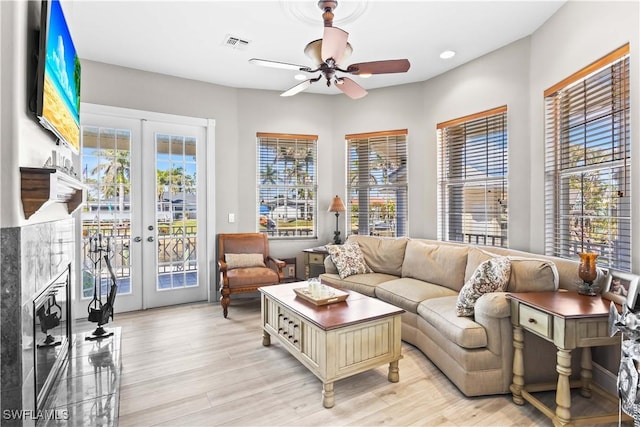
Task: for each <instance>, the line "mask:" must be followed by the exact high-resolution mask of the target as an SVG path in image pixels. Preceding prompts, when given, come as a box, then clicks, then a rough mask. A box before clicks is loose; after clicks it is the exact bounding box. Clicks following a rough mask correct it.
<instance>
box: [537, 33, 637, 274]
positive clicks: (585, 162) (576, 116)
mask: <svg viewBox="0 0 640 427" xmlns="http://www.w3.org/2000/svg"><path fill="white" fill-rule="evenodd" d="M628 53H629V46H628V45H625V46H623V47H622V48H620V49H618V50H616V51H614V52H612V53H611V54H609V55H607V56H606V57H604V58H602V59H600V60H598V61H596V62H594V63H593V64H591V65H590V66H588V67H586V68H585V69H583V70H580V71H579V72H578V73H576V74H574V75H573V76H570V77H569V78H567V79H565V80H564V81H562V82H560V83H559V84H558V85H555V86H554V87H552V88H550V89H548V90H547V91H545V94H544V95H545V141H546V142H545V144H546V156H545V164H546V166H545V175H546V177H545V201H546V206H545V211H546V212H545V216H546V252H547V253H548V254H550V255H556V256H560V257H564V258H577V254H578V253H579V252H596V253H598V254H599V257H598V264H599V265H601V266H604V267H611V268H614V269H617V270H622V271H631V192H630V184H629V183H630V178H631V176H630V175H631V167H630V165H631V147H630V139H629V138H630V122H629V56H628Z"/></svg>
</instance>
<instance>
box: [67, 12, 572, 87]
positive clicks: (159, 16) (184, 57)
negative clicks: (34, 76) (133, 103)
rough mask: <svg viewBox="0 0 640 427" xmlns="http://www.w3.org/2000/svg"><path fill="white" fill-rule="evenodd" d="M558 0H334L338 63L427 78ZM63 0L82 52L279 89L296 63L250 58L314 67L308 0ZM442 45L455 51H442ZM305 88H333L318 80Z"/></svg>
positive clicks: (388, 79)
mask: <svg viewBox="0 0 640 427" xmlns="http://www.w3.org/2000/svg"><path fill="white" fill-rule="evenodd" d="M564 2H565V1H564V0H562V1H540V0H533V1H391V0H387V1H380V0H368V1H367V0H339V4H338V7H337V8H336V10H335V11H334V13H335V18H334V26H336V27H340V28H342V29H343V30H345V31H347V32H348V33H349V42H350V43H351V45H352V47H353V54H352V56H351V58H349V59H348V60H347V61H346V64H341V65H342V66H343V68H346V66H347V65H349V64H351V63H356V62H366V61H375V60H384V59H401V58H407V59H409V61H410V62H411V68H410V69H409V71H408V72H407V73H404V74H387V75H374V76H372V77H371V78H369V79H362V78H359V77H353V79H354V80H356V81H357V82H358V83H359V84H360V85H361V86H363V87H364V88H365V89H374V88H379V87H385V86H393V85H398V84H403V83H411V82H417V81H423V80H427V79H429V78H431V77H434V76H436V75H438V74H441V73H443V72H445V71H448V70H450V69H452V68H455V67H457V66H459V65H461V64H463V63H465V62H468V61H471V60H473V59H475V58H478V57H480V56H482V55H484V54H486V53H488V52H491V51H493V50H495V49H498V48H500V47H502V46H505V45H507V44H509V43H511V42H513V41H515V40H518V39H520V38H522V37H525V36H527V35H530V34H531V33H533V32H534V31H535V30H536V29H537V28H538V27H540V25H542V24H543V23H544V22H545V21H546V20H547V19H548V18H549V17H550V16H551V15H553V14H554V13H555V12H556V11H557V10H558V9H559V8H560V7H561V6H562V5H563V4H564ZM62 5H63V9H64V11H65V14H66V18H67V21H68V22H69V27H70V30H71V35H72V37H73V40H74V43H75V45H76V49H77V51H78V54H79V56H80V58H81V59H88V60H92V61H98V62H104V63H108V64H115V65H121V66H125V67H130V68H136V69H140V70H145V71H152V72H156V73H162V74H168V75H172V76H178V77H184V78H188V79H194V80H200V81H204V82H210V83H215V84H219V85H224V86H230V87H237V88H253V89H270V90H277V91H284V90H286V89H288V88H289V87H291V86H294V85H296V84H297V83H299V82H297V81H296V80H294V79H293V76H294V74H296V72H294V71H290V70H281V69H272V68H264V67H259V66H256V65H253V64H250V63H249V62H248V60H249V59H250V58H261V59H269V60H273V61H280V62H288V63H294V64H299V65H304V66H312V65H314V64H312V63H311V61H310V60H309V59H308V58H307V57H306V56H305V55H304V52H303V50H304V47H305V46H306V44H307V43H308V42H310V41H312V40H315V39H318V38H321V37H322V32H323V21H322V11H321V10H320V9H319V8H318V6H317V1H316V0H307V1H285V0H279V1H278V0H271V1H266V0H265V1H238V0H236V1H213V0H208V1H79V0H75V1H74V0H62ZM227 35H233V36H237V37H239V38H241V39H245V40H248V41H249V42H250V43H249V45H248V46H247V47H246V48H245V49H234V48H232V47H229V46H227V45H225V44H224V40H225V38H226V36H227ZM445 49H451V50H454V51H456V52H457V55H456V56H455V57H454V58H453V59H449V60H443V59H440V58H439V54H440V52H441V51H443V50H445ZM343 62H344V61H343ZM309 77H312V75H310V76H309ZM307 92H312V93H324V94H335V93H340V92H339V91H338V90H337V89H335V88H333V87H332V88H327V87H326V85H325V84H324V82H323V81H321V82H318V83H316V84H314V85H312V86H311V87H310V88H309V89H307Z"/></svg>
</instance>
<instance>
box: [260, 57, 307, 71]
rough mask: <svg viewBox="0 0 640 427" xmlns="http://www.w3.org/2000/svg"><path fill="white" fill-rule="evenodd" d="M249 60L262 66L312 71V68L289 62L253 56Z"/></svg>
mask: <svg viewBox="0 0 640 427" xmlns="http://www.w3.org/2000/svg"><path fill="white" fill-rule="evenodd" d="M249 62H250V63H252V64H255V65H260V66H262V67H270V68H280V69H283V70H296V71H311V68H309V67H305V66H304V65H296V64H287V63H286V62H278V61H269V60H268V59H258V58H251V59H250V60H249Z"/></svg>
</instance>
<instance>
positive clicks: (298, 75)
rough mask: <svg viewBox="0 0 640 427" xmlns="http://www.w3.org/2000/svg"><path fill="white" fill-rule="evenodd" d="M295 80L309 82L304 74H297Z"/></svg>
mask: <svg viewBox="0 0 640 427" xmlns="http://www.w3.org/2000/svg"><path fill="white" fill-rule="evenodd" d="M293 78H294V79H296V80H307V76H305V75H304V74H296V75H295V76H293Z"/></svg>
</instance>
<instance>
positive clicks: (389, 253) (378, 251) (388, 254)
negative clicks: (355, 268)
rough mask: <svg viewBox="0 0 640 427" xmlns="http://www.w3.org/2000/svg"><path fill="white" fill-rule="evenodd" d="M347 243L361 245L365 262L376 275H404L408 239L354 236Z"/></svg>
mask: <svg viewBox="0 0 640 427" xmlns="http://www.w3.org/2000/svg"><path fill="white" fill-rule="evenodd" d="M347 241H348V242H357V243H358V245H360V249H361V250H362V254H363V255H364V260H365V261H366V262H367V265H368V266H369V267H371V269H372V270H373V271H375V272H376V273H385V274H392V275H394V276H400V274H401V273H402V261H404V252H405V249H406V247H407V242H408V241H409V239H407V238H406V237H400V238H384V237H371V236H361V235H358V234H352V235H351V236H349V238H348V239H347Z"/></svg>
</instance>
